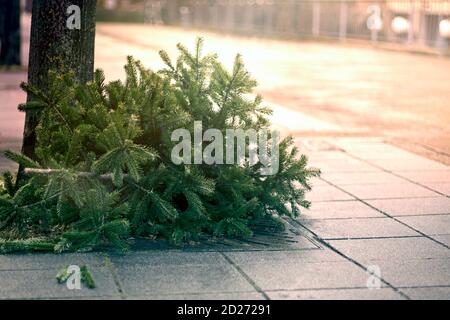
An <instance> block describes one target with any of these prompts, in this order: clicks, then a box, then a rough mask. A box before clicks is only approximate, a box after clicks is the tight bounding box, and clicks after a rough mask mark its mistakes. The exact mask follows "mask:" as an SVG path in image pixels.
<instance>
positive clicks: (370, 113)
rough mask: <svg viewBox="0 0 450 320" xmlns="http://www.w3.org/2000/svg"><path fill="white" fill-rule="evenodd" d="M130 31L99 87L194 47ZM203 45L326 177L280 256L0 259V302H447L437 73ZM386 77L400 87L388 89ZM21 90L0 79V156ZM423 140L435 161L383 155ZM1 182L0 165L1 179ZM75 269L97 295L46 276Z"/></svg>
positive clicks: (268, 251)
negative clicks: (256, 94) (255, 83)
mask: <svg viewBox="0 0 450 320" xmlns="http://www.w3.org/2000/svg"><path fill="white" fill-rule="evenodd" d="M133 28H136V29H135V32H130V30H128V31H127V29H126V28H122V29H121V28H120V26H119V27H118V26H114V25H111V26H109V25H101V26H99V30H98V37H97V62H96V63H97V66H98V67H102V68H104V69H105V70H106V72H107V75H108V76H109V78H110V79H115V78H118V77H123V71H122V70H121V69H119V68H118V67H117V65H122V64H123V62H124V61H125V56H126V55H127V54H130V53H131V54H133V55H135V56H136V57H138V58H140V59H142V60H144V61H145V62H146V64H147V65H149V66H152V67H159V66H160V63H159V62H158V61H159V58H158V55H157V52H158V50H159V49H160V48H165V49H168V48H173V47H174V43H175V42H178V41H182V42H185V43H186V42H187V43H190V42H192V41H193V40H194V38H195V34H196V33H193V32H190V33H189V32H184V31H183V32H182V31H180V30H173V29H170V28H156V29H155V28H150V27H146V28H148V30H145V29H144V28H143V27H138V26H136V27H133ZM156 34H157V35H159V36H156ZM206 36H207V44H208V43H209V45H208V48H207V50H208V51H211V50H213V51H217V50H220V52H221V56H222V58H224V59H225V61H228V63H230V62H231V60H232V57H233V55H234V54H235V53H236V52H239V51H242V50H244V51H245V52H244V53H245V55H247V57H249V58H247V59H246V60H247V61H248V62H249V67H250V69H251V71H252V72H253V73H254V75H255V77H256V78H257V79H258V80H259V82H260V83H261V85H260V88H259V90H260V91H261V92H262V93H265V94H266V95H267V96H268V97H269V101H270V103H271V106H272V107H273V108H274V110H275V114H274V117H273V119H272V120H273V122H274V125H275V126H276V127H277V128H279V129H281V130H282V131H283V132H284V133H292V134H294V136H295V137H296V138H297V143H298V146H299V147H300V148H301V151H302V152H303V153H306V154H308V155H309V157H310V162H311V165H313V166H315V167H319V168H321V169H322V171H323V172H324V173H323V177H322V178H321V179H317V180H316V181H315V182H314V184H315V188H314V190H313V191H312V192H311V193H310V194H309V195H308V199H309V200H311V201H312V202H313V207H312V209H311V210H310V211H305V212H304V213H303V215H302V216H301V218H300V219H297V220H290V219H287V220H286V226H287V228H286V231H285V232H284V233H283V234H282V235H280V236H279V239H278V240H279V241H280V242H284V244H283V245H277V241H273V242H274V243H273V244H272V245H267V241H266V242H264V241H261V242H260V243H259V242H258V243H259V244H258V245H256V244H255V245H237V246H212V247H208V248H204V247H193V248H188V249H184V250H181V249H178V250H177V249H175V250H174V249H171V250H157V249H155V248H149V249H148V250H137V251H133V252H130V253H129V254H126V255H116V254H111V253H89V254H65V255H49V254H42V255H37V254H34V255H9V256H0V299H2V298H19V299H26V298H33V299H45V298H56V299H70V298H76V299H78V298H81V299H91V298H98V299H106V298H111V299H137V298H146V299H165V298H167V299H173V298H175V299H428V298H436V299H450V167H449V166H447V165H445V164H443V163H449V162H448V159H447V156H446V151H445V150H447V149H446V148H447V147H448V146H449V144H448V135H445V133H446V132H447V131H446V130H448V128H447V127H448V126H446V125H445V124H446V123H447V122H446V120H445V119H447V118H448V112H449V111H448V90H447V87H445V88H444V87H443V85H444V84H442V85H441V84H440V83H441V82H440V81H442V83H445V81H446V80H449V79H448V75H449V73H448V72H446V71H444V70H448V66H449V62H448V60H440V59H436V58H431V57H422V56H421V57H419V56H411V55H404V54H401V53H386V52H379V51H372V50H369V49H362V48H351V47H348V48H345V47H343V46H340V47H339V48H333V49H335V53H336V55H335V56H333V55H331V56H330V45H325V44H314V43H310V44H308V43H306V44H295V43H280V42H277V41H262V40H257V39H243V38H239V39H232V38H231V37H223V36H217V35H211V34H206ZM124 43H126V44H127V45H124ZM280 44H283V48H285V50H283V52H282V53H280V50H279V45H280ZM331 47H332V46H331ZM169 51H170V50H169ZM275 51H276V52H278V54H279V55H278V56H277V60H279V62H277V61H276V60H274V59H273V54H274V52H275ZM261 52H265V54H264V55H261V54H260V53H261ZM170 53H171V54H172V55H173V54H174V52H173V50H172V51H170ZM245 55H244V58H245ZM251 57H254V59H251ZM331 57H335V58H333V59H332V58H331ZM358 59H359V60H358ZM350 60H354V61H355V63H353V64H352V63H349V62H348V61H350ZM274 61H275V62H274ZM402 61H403V62H402ZM294 62H295V63H297V64H293V63H294ZM401 62H402V63H401ZM414 63H415V64H416V66H417V65H418V66H420V67H419V68H416V69H414V70H416V71H417V72H419V73H420V77H421V79H427V81H420V82H415V84H414V87H409V86H408V85H405V84H404V83H403V84H402V81H405V80H404V79H407V78H408V77H412V73H411V72H413V71H411V72H409V71H407V70H408V68H409V66H411V65H413V64H414ZM261 64H264V65H267V69H266V70H261V69H260V66H261ZM258 66H259V67H258ZM296 66H298V68H296ZM333 66H334V67H333ZM407 67H408V68H407ZM346 68H348V69H349V70H350V71H348V72H347V71H346V72H344V71H345V69H346ZM327 70H328V71H327ZM396 71H398V72H399V75H401V77H400V78H392V74H393V72H396ZM303 74H304V76H303ZM339 74H340V76H339ZM427 77H428V78H427ZM25 79H26V74H25V73H20V72H19V73H17V72H15V73H2V74H0V101H1V104H0V111H1V118H0V150H2V149H7V148H11V149H15V150H18V149H19V148H20V141H21V139H20V137H21V134H22V130H23V129H22V126H23V115H21V114H19V113H17V112H16V106H17V104H18V103H20V102H23V101H24V100H25V96H24V94H22V93H20V92H19V91H18V90H17V85H18V83H19V82H20V81H22V80H25ZM389 79H391V80H390V81H394V82H395V83H394V84H392V87H391V86H389V85H388V84H389ZM393 79H397V80H393ZM402 79H403V80H402ZM419 84H420V85H419ZM289 85H291V87H289ZM399 87H400V88H401V90H398V92H399V94H400V96H395V95H394V92H395V91H396V90H397V89H396V88H399ZM425 87H426V88H428V89H426V88H425ZM408 88H410V89H411V90H410V89H408ZM432 88H435V89H434V90H435V92H434V93H435V94H433V95H428V96H427V94H425V93H424V91H425V92H426V91H427V90H431V89H432ZM288 91H289V92H290V93H289V92H288ZM371 92H372V93H371ZM288 93H289V94H288ZM291 93H292V94H293V93H295V94H296V97H292V94H291ZM407 96H408V99H407V98H406V97H407ZM324 103H325V104H326V105H325V104H324ZM332 103H333V105H330V104H332ZM409 103H416V104H414V107H412V108H410V109H408V107H407V105H408V106H409ZM394 109H395V110H397V111H395V110H394ZM393 110H394V111H395V112H394V111H393ZM390 115H391V116H390ZM364 119H365V120H364ZM367 119H372V120H373V121H372V122H371V121H367ZM408 119H409V120H410V121H411V122H408V121H407V120H408ZM444 122H445V123H444ZM408 124H409V126H408ZM411 133H413V134H412V135H411ZM420 134H423V135H422V137H423V139H425V140H427V141H426V143H424V145H426V146H427V147H430V145H429V144H428V142H430V141H431V144H432V146H433V147H432V148H427V149H426V150H429V151H430V150H436V149H439V148H440V149H439V150H440V152H437V153H436V152H434V151H430V152H431V155H430V154H427V153H423V150H422V151H420V150H419V151H417V150H414V151H416V152H418V153H419V154H421V155H425V156H427V157H428V159H427V158H426V157H423V156H421V155H417V153H416V154H413V153H410V152H408V151H405V150H404V149H401V148H398V147H396V146H394V145H393V144H392V142H395V141H393V140H392V137H393V136H401V137H408V139H410V138H411V139H413V141H415V143H416V142H417V143H421V141H420V139H416V138H417V137H419V136H420ZM445 137H447V141H446V140H445V139H444V138H445ZM401 145H402V147H403V148H405V144H401ZM424 150H425V149H424ZM449 150H450V149H449ZM429 158H433V159H438V160H439V161H440V162H436V161H433V160H430V159H429ZM7 168H11V163H8V162H6V161H5V160H4V159H3V160H2V158H1V157H0V170H4V169H7ZM72 264H73V265H83V264H86V265H88V266H89V269H90V270H91V272H92V273H93V276H94V278H95V281H96V283H97V288H96V289H95V290H89V289H83V290H79V291H71V290H68V289H67V288H66V287H65V286H64V285H58V284H57V283H56V280H55V276H56V273H57V272H58V271H59V270H60V269H61V268H63V267H65V266H68V265H72ZM368 270H369V271H370V272H368Z"/></svg>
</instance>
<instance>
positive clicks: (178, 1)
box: [99, 0, 450, 48]
mask: <svg viewBox="0 0 450 320" xmlns="http://www.w3.org/2000/svg"><path fill="white" fill-rule="evenodd" d="M108 17H109V18H108ZM99 19H100V20H116V21H129V22H146V23H152V24H166V25H178V26H183V27H196V28H207V29H213V30H220V31H226V32H231V33H245V34H252V35H268V36H275V37H277V36H285V37H291V38H292V37H294V38H295V37H299V38H307V37H327V38H339V39H366V40H371V41H385V42H395V43H404V44H410V45H411V44H415V45H421V46H428V47H437V48H448V45H449V39H450V0H378V1H377V0H374V1H370V0H100V1H99Z"/></svg>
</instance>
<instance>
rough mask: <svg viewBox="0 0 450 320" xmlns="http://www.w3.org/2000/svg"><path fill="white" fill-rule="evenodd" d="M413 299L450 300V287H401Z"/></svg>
mask: <svg viewBox="0 0 450 320" xmlns="http://www.w3.org/2000/svg"><path fill="white" fill-rule="evenodd" d="M401 290H402V292H404V293H405V294H406V295H408V297H410V298H411V299H413V300H450V287H426V288H410V289H401Z"/></svg>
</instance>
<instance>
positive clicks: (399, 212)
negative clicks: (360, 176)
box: [367, 196, 450, 216]
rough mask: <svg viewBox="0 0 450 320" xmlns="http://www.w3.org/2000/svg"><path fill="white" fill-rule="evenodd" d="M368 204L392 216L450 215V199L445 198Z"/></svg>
mask: <svg viewBox="0 0 450 320" xmlns="http://www.w3.org/2000/svg"><path fill="white" fill-rule="evenodd" d="M367 203H369V204H370V205H372V206H374V207H375V208H377V209H379V210H381V211H383V212H385V213H387V214H389V215H391V216H409V215H428V214H442V213H450V199H449V198H446V197H443V196H438V197H434V198H416V199H414V198H407V199H381V200H368V201H367Z"/></svg>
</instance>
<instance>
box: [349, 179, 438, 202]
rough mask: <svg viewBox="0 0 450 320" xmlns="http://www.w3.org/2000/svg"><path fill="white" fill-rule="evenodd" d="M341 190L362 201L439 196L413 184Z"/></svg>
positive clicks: (363, 185)
mask: <svg viewBox="0 0 450 320" xmlns="http://www.w3.org/2000/svg"><path fill="white" fill-rule="evenodd" d="M341 188H342V189H343V190H345V191H347V192H349V193H350V194H352V195H354V196H355V197H357V198H359V199H362V200H372V199H392V198H417V197H437V196H438V195H439V194H437V193H436V192H433V191H430V190H428V189H426V188H423V187H421V186H418V185H416V184H413V183H408V182H406V183H399V184H375V185H371V186H367V185H365V184H354V185H345V186H341Z"/></svg>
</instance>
